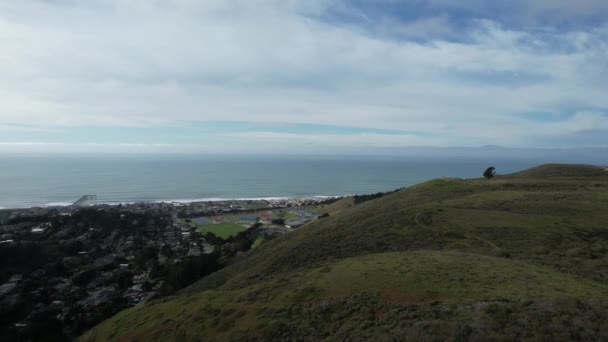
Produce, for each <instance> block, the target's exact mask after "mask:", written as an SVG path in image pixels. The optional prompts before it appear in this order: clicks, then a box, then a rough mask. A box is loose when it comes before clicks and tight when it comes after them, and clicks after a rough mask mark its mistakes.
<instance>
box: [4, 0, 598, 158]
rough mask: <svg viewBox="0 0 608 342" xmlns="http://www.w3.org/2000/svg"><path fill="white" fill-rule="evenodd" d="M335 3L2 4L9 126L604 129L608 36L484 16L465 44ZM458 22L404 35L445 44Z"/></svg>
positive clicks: (507, 134) (472, 139)
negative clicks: (399, 33)
mask: <svg viewBox="0 0 608 342" xmlns="http://www.w3.org/2000/svg"><path fill="white" fill-rule="evenodd" d="M336 2H337V1H329V0H327V1H303V0H302V1H299V0H291V1H278V0H267V1H256V2H253V1H230V2H228V1H219V0H218V1H215V0H213V1H193V0H179V1H161V0H159V1H119V0H95V1H93V0H91V1H87V2H76V1H59V2H42V1H33V0H27V1H19V2H4V3H2V4H0V49H1V50H0V75H2V77H1V78H0V125H1V126H5V127H9V126H10V127H15V126H16V125H17V126H18V125H27V126H28V127H33V126H36V127H38V128H44V129H46V128H50V127H74V126H76V127H77V126H82V125H87V126H124V127H142V126H148V125H168V124H171V123H174V122H176V121H182V120H239V121H249V122H301V123H314V124H328V125H349V126H357V127H374V128H384V129H402V130H416V131H426V132H431V133H434V135H433V137H426V138H420V137H418V138H415V139H414V138H411V137H410V138H408V139H409V140H403V139H404V138H403V137H382V139H381V140H375V138H373V139H372V138H370V137H369V136H368V137H367V138H366V140H365V141H367V142H368V144H371V145H374V144H377V142H378V141H382V142H383V144H387V145H390V144H397V145H400V144H409V143H411V144H418V143H420V144H425V145H427V144H437V145H450V144H457V145H470V144H479V143H483V142H484V141H486V140H488V139H490V138H492V137H493V138H494V140H497V141H499V142H500V143H503V144H507V145H513V146H520V145H525V144H526V143H527V142H528V141H529V140H530V139H531V138H532V137H534V138H537V137H538V135H539V134H541V135H543V134H544V135H547V136H554V135H556V134H569V132H571V131H572V130H573V129H572V128H573V127H578V125H580V126H581V127H582V126H585V125H587V123H588V121H585V120H590V119H583V118H577V117H578V115H577V116H575V117H574V119H572V120H571V121H567V122H564V123H561V124H544V123H535V124H529V123H528V122H526V121H525V120H522V119H521V118H519V117H513V116H512V114H516V113H523V112H548V113H560V112H562V111H564V110H566V109H568V110H577V111H585V110H587V109H597V108H599V109H600V110H596V114H594V115H596V118H595V119H594V120H601V118H602V117H603V115H605V113H603V114H599V113H601V112H602V110H603V109H606V108H608V97H607V96H605V89H606V85H607V84H606V81H605V80H606V79H607V78H606V76H608V75H607V73H608V62H606V59H605V56H607V55H608V42H607V40H606V37H607V36H608V28H607V27H599V28H596V29H594V30H590V31H586V32H585V31H575V32H567V33H564V32H553V33H552V32H550V31H549V32H543V33H542V34H541V35H539V34H536V33H528V32H522V31H517V30H510V29H507V28H504V27H502V26H500V25H498V24H496V23H495V22H492V21H488V20H482V21H478V22H477V23H476V25H474V28H473V29H472V30H471V31H466V32H459V34H462V35H466V37H465V38H468V39H463V40H462V42H453V41H452V42H448V41H444V40H440V39H435V40H432V39H431V40H429V41H425V42H414V41H407V40H395V39H388V38H385V37H384V36H377V35H372V34H369V33H368V32H365V31H363V30H360V29H354V28H352V27H349V26H341V25H337V24H332V23H330V22H328V21H321V20H317V19H314V18H316V17H318V16H322V15H323V14H324V13H326V11H327V10H328V8H330V6H334V5H336ZM589 4H590V5H591V2H589ZM340 6H344V4H343V3H342V4H341V5H340ZM538 6H540V5H538ZM547 6H549V5H547ZM564 6H565V5H564ZM530 8H531V10H534V8H533V7H530ZM444 24H446V25H447V21H446V20H445V18H442V17H435V18H427V19H424V18H423V19H420V20H418V21H414V22H412V23H410V24H408V25H405V26H403V27H401V29H402V30H404V31H405V32H408V34H409V35H410V36H415V37H424V36H426V35H430V36H431V37H432V36H433V35H435V34H439V33H437V32H438V31H439V30H443V29H444ZM440 36H443V34H440ZM556 47H559V48H556ZM594 123H595V122H594ZM524 124H526V125H528V126H522V125H524ZM587 126H588V125H587ZM585 127H586V126H585ZM255 134H257V133H255ZM437 137H441V138H437ZM273 138H274V139H281V137H279V136H276V135H275V136H273ZM288 138H289V139H295V140H302V139H310V140H315V141H319V139H321V141H325V142H326V143H330V142H331V141H337V140H336V139H338V140H340V139H341V140H340V141H342V143H344V144H353V143H356V142H357V139H356V138H361V137H353V138H352V139H353V141H345V139H347V138H345V137H319V136H311V137H309V138H304V137H301V136H289V137H288ZM378 139H380V137H378ZM359 141H361V140H359Z"/></svg>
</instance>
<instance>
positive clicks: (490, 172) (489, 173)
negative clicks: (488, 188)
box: [483, 166, 496, 179]
mask: <svg viewBox="0 0 608 342" xmlns="http://www.w3.org/2000/svg"><path fill="white" fill-rule="evenodd" d="M483 176H484V177H486V179H490V178H492V177H494V176H496V168H495V167H494V166H490V167H489V168H487V169H486V171H485V172H484V173H483Z"/></svg>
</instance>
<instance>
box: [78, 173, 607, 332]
mask: <svg viewBox="0 0 608 342" xmlns="http://www.w3.org/2000/svg"><path fill="white" fill-rule="evenodd" d="M606 208H608V172H599V171H598V170H597V168H593V167H589V166H564V165H558V166H555V165H554V166H551V165H549V166H541V167H539V168H535V169H531V170H529V172H522V173H518V174H514V175H509V176H502V177H497V178H495V179H492V180H485V179H471V180H462V179H436V180H432V181H429V182H425V183H422V184H419V185H416V186H413V187H410V188H407V189H404V190H402V191H399V192H397V193H394V194H391V195H387V196H384V197H382V198H379V199H376V200H372V201H368V202H365V203H362V204H359V205H355V206H351V207H348V206H346V207H344V208H341V210H339V211H336V212H334V213H332V214H331V215H330V217H328V218H326V219H323V220H318V221H315V222H312V223H310V224H308V225H307V226H305V227H303V228H300V229H298V230H295V231H294V232H293V233H290V234H286V235H284V236H280V237H277V238H275V239H273V240H270V241H267V242H264V243H263V244H262V245H261V246H256V247H257V248H255V249H253V250H252V251H250V252H248V253H247V254H246V256H245V257H242V258H239V259H237V260H236V261H235V262H234V263H233V264H231V265H230V266H229V267H227V268H225V269H222V270H220V271H219V272H216V273H214V274H212V275H210V276H208V277H206V278H204V279H203V280H202V281H200V282H198V283H197V284H194V285H193V286H191V287H190V288H188V289H186V290H184V291H182V293H181V294H179V295H178V296H176V297H172V298H167V299H164V300H161V301H159V302H155V303H153V304H150V305H146V306H142V307H136V308H132V309H129V310H127V311H125V312H121V313H119V314H118V315H117V316H115V317H114V318H112V319H111V320H109V321H106V322H105V323H103V324H101V325H100V326H98V327H96V328H95V329H93V330H92V331H90V332H89V333H88V334H87V335H85V336H84V338H83V340H87V341H88V340H99V341H102V340H107V339H109V340H112V339H120V340H135V339H137V340H157V341H160V340H174V341H177V340H188V339H195V337H197V338H199V337H200V338H203V339H205V340H238V339H244V338H252V337H253V338H258V339H261V340H289V339H296V338H300V337H303V336H304V339H306V340H322V339H329V340H345V339H349V340H416V341H427V340H530V341H533V340H603V339H608V330H606V329H605V328H603V326H604V324H603V322H604V321H605V320H606V319H608V289H607V288H606V284H607V282H608V226H607V225H606V223H607V222H608V210H606Z"/></svg>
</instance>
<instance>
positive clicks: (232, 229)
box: [198, 222, 247, 239]
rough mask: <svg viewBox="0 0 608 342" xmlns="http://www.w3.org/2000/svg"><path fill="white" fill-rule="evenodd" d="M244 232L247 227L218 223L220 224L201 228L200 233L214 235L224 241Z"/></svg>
mask: <svg viewBox="0 0 608 342" xmlns="http://www.w3.org/2000/svg"><path fill="white" fill-rule="evenodd" d="M244 230H247V227H244V226H241V225H240V224H236V223H229V222H228V223H218V224H206V225H203V226H200V227H199V228H198V231H199V232H201V233H202V234H207V233H213V234H215V235H216V236H217V237H220V238H222V239H227V238H229V237H230V236H234V235H236V234H238V233H240V232H242V231H244Z"/></svg>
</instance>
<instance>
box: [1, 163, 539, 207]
mask: <svg viewBox="0 0 608 342" xmlns="http://www.w3.org/2000/svg"><path fill="white" fill-rule="evenodd" d="M1 158H2V159H1V160H2V164H1V168H0V185H1V188H2V191H1V192H0V209H10V208H29V207H48V206H65V205H70V204H72V203H74V202H75V201H77V200H78V199H79V198H80V197H82V196H83V195H96V196H97V201H96V202H95V203H97V204H119V203H137V202H182V203H187V202H198V201H218V200H233V199H240V200H255V199H258V200H260V199H273V198H313V197H329V196H347V195H356V194H370V193H377V192H385V191H391V190H394V189H397V188H402V187H407V186H411V185H414V184H417V183H420V182H424V181H427V180H430V179H433V178H439V177H458V178H476V177H481V175H482V173H483V171H484V170H485V168H486V167H488V166H494V167H496V169H497V171H498V173H499V174H506V173H512V172H516V171H520V170H523V169H526V168H529V167H533V166H536V165H539V164H540V161H539V160H538V159H515V158H508V159H505V158H502V159H495V160H489V159H488V158H485V157H484V158H450V157H439V158H425V157H391V156H387V157H382V156H378V157H371V156H368V157H354V156H255V157H251V156H206V157H197V156H155V155H137V156H131V155H114V156H111V155H110V156H86V157H85V156H69V155H60V156H54V155H46V156H31V155H12V156H11V155H9V156H2V157H1Z"/></svg>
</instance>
